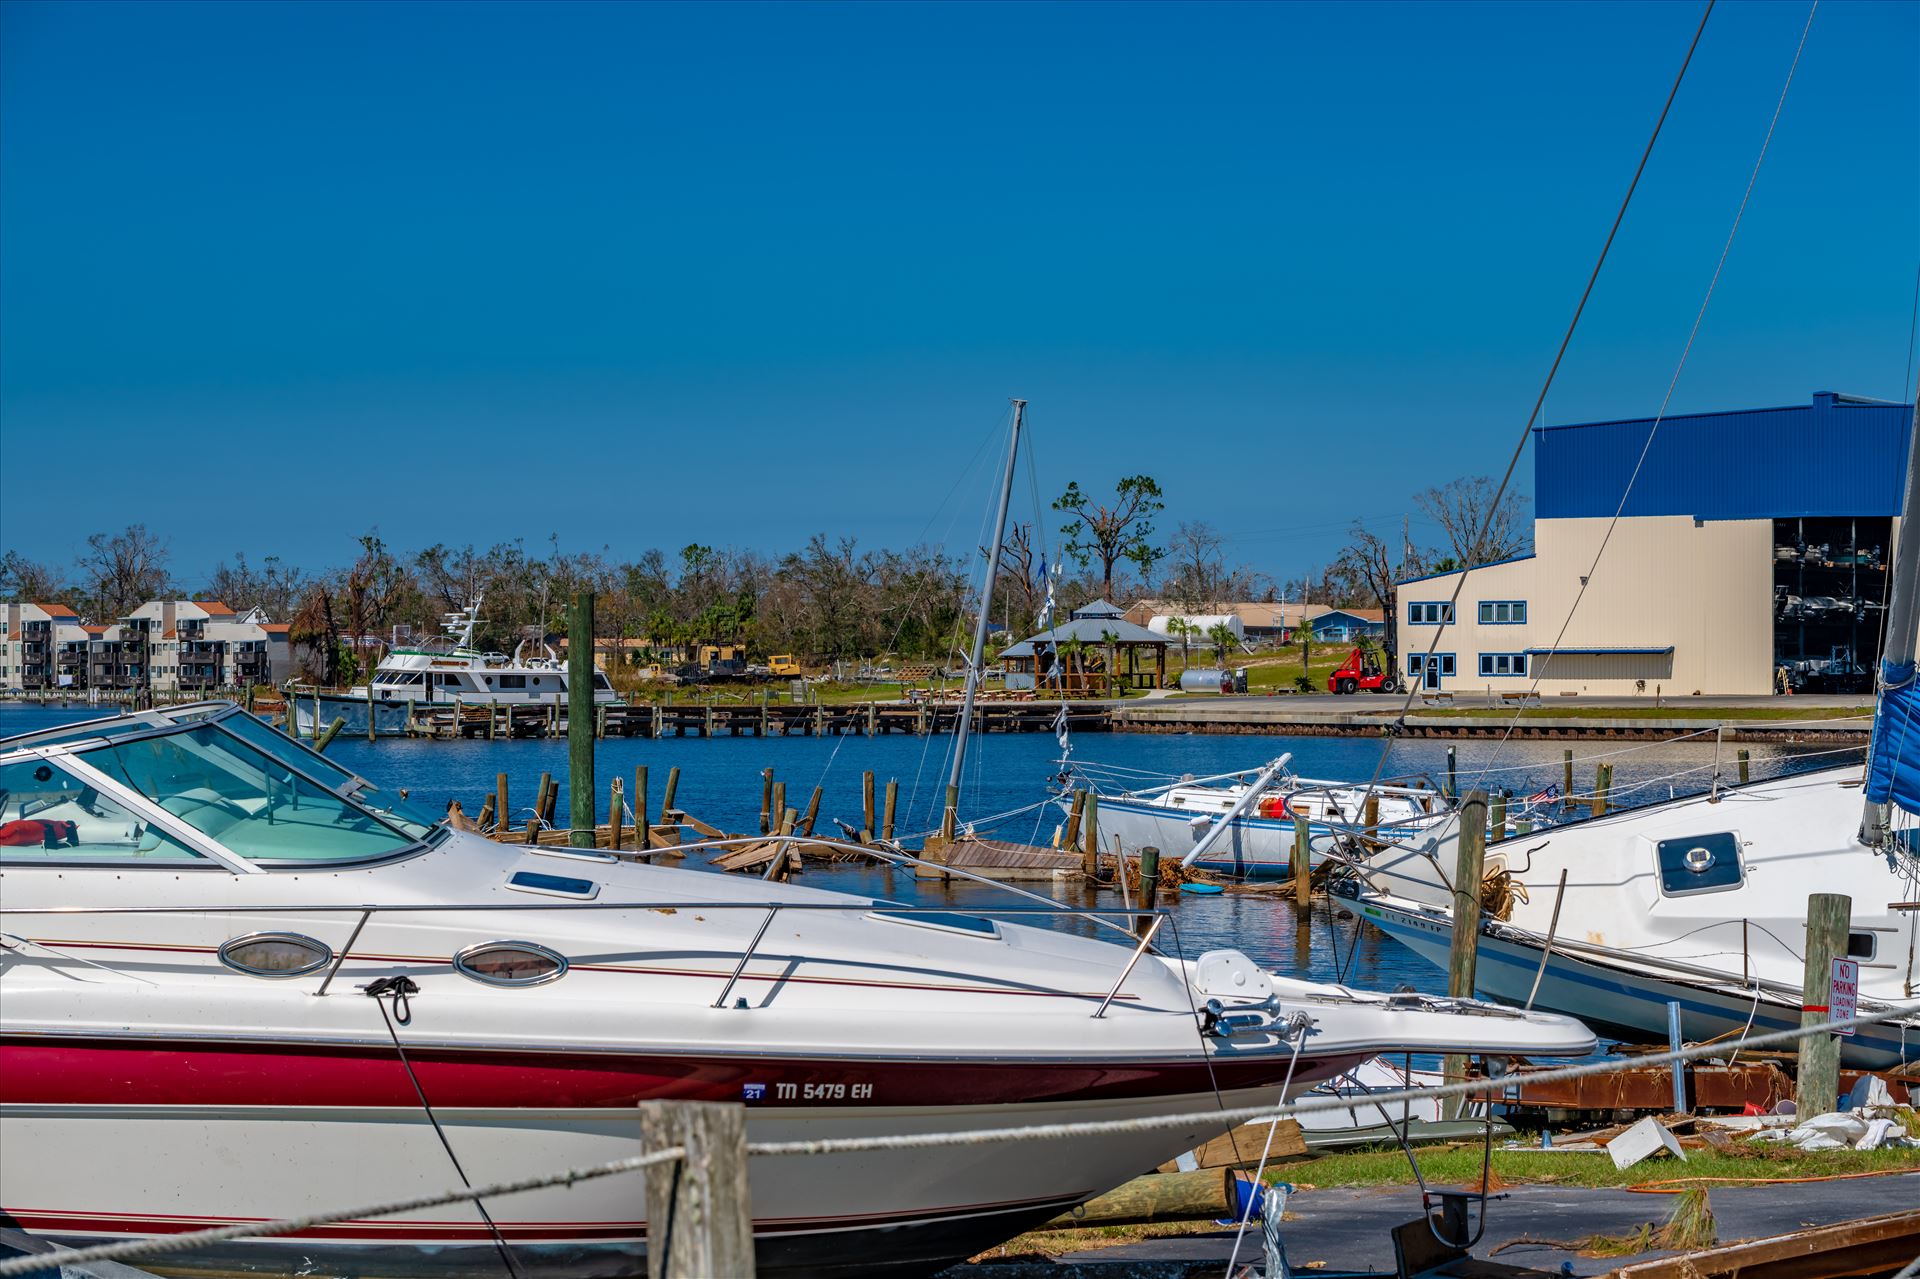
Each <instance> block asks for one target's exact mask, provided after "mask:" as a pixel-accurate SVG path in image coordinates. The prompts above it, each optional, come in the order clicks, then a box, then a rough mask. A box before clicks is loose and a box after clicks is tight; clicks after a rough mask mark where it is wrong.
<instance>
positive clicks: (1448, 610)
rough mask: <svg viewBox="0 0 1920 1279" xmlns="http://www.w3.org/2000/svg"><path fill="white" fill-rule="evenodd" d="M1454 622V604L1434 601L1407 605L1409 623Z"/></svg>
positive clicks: (1432, 623) (1433, 624) (1437, 623)
mask: <svg viewBox="0 0 1920 1279" xmlns="http://www.w3.org/2000/svg"><path fill="white" fill-rule="evenodd" d="M1452 622H1453V605H1451V604H1447V603H1442V602H1434V603H1429V604H1409V605H1407V623H1408V624H1409V625H1411V626H1442V625H1450V624H1451V623H1452Z"/></svg>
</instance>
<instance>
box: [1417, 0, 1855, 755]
mask: <svg viewBox="0 0 1920 1279" xmlns="http://www.w3.org/2000/svg"><path fill="white" fill-rule="evenodd" d="M1709 7H1711V6H1709ZM1819 11H1820V0H1813V4H1812V6H1811V7H1809V8H1808V10H1807V22H1806V25H1805V26H1804V27H1802V28H1801V29H1800V43H1799V44H1798V45H1796V46H1794V50H1793V62H1792V63H1791V64H1790V65H1789V66H1788V67H1787V80H1786V83H1785V84H1783V85H1781V86H1780V99H1779V101H1777V102H1775V103H1774V105H1773V118H1772V119H1771V120H1769V121H1767V134H1766V137H1764V138H1762V139H1761V141H1760V154H1759V155H1758V156H1756V157H1755V158H1754V161H1753V172H1752V173H1750V174H1748V175H1747V189H1746V190H1745V191H1744V192H1742V193H1741V196H1740V207H1739V208H1738V209H1737V210H1735V212H1734V215H1733V225H1732V226H1731V227H1730V228H1728V230H1727V242H1726V243H1725V244H1723V245H1721V246H1720V260H1719V261H1718V262H1716V263H1714V267H1713V277H1712V278H1711V279H1710V280H1708V281H1707V292H1706V295H1705V296H1704V297H1702V298H1701V299H1700V309H1699V310H1698V311H1696V312H1695V313H1694V317H1693V327H1692V328H1690V329H1688V330H1687V341H1686V345H1685V346H1683V347H1681V348H1680V360H1679V362H1678V363H1677V364H1675V365H1674V367H1673V377H1672V378H1670V379H1669V380H1668V381H1667V393H1666V395H1665V396H1663V397H1662V398H1661V400H1660V411H1659V413H1657V414H1655V415H1654V419H1653V425H1652V426H1650V427H1649V428H1647V438H1646V439H1645V440H1643V441H1642V442H1641V444H1640V456H1639V457H1637V458H1635V459H1634V463H1633V471H1632V473H1631V474H1629V475H1628V476H1627V484H1626V487H1625V488H1623V489H1622V490H1621V491H1620V502H1619V504H1618V505H1617V506H1615V507H1614V508H1613V518H1612V519H1610V520H1608V521H1607V528H1606V531H1605V532H1604V533H1602V534H1601V535H1600V545H1599V546H1597V547H1595V548H1594V552H1593V563H1592V564H1590V565H1588V567H1587V571H1586V573H1585V574H1583V575H1582V576H1581V578H1580V589H1579V590H1578V591H1575V592H1574V596H1573V603H1572V604H1570V605H1569V606H1568V607H1567V615H1566V618H1565V619H1564V620H1562V622H1561V623H1560V629H1559V631H1558V632H1557V633H1556V634H1555V635H1554V637H1553V652H1556V653H1557V652H1558V651H1559V649H1560V641H1561V640H1563V639H1565V638H1566V635H1567V630H1568V628H1570V627H1571V626H1572V625H1573V617H1574V614H1575V613H1577V612H1579V611H1580V602H1581V601H1582V600H1584V599H1586V597H1587V587H1588V585H1589V584H1590V583H1591V582H1592V581H1593V579H1594V578H1595V577H1596V576H1598V575H1599V572H1600V561H1601V559H1602V558H1603V557H1604V556H1605V555H1606V553H1607V546H1608V544H1609V543H1611V542H1612V541H1613V535H1614V532H1615V531H1616V530H1617V529H1618V528H1619V527H1620V520H1621V517H1622V516H1623V515H1625V514H1626V510H1627V500H1628V499H1629V498H1630V497H1632V496H1633V486H1634V485H1635V484H1637V483H1639V481H1640V472H1641V471H1642V470H1643V469H1644V468H1645V467H1646V464H1647V457H1648V455H1649V454H1651V453H1652V452H1653V441H1654V437H1655V436H1657V435H1659V434H1660V424H1661V423H1662V422H1664V421H1665V420H1666V417H1667V409H1668V407H1669V406H1670V405H1671V404H1672V403H1673V393H1674V391H1675V389H1676V388H1678V387H1679V385H1680V374H1681V373H1682V372H1683V371H1684V370H1685V369H1686V367H1687V357H1688V356H1690V355H1692V354H1693V344H1694V341H1695V339H1697V338H1698V337H1699V336H1700V325H1701V324H1702V323H1704V322H1705V320H1706V318H1707V307H1708V306H1710V305H1711V304H1712V302H1713V291H1714V290H1715V289H1716V288H1718V287H1719V284H1720V274H1721V272H1723V271H1724V270H1726V266H1727V257H1728V256H1729V255H1730V254H1731V253H1732V252H1733V241H1734V237H1735V236H1737V235H1739V234H1740V223H1741V221H1742V220H1743V219H1745V217H1746V216H1747V204H1748V202H1749V201H1750V200H1752V199H1753V188H1754V186H1755V185H1756V184H1757V183H1758V182H1759V181H1760V166H1761V165H1763V164H1765V163H1766V159H1767V150H1768V148H1769V147H1771V146H1772V145H1773V131H1774V130H1775V129H1776V128H1778V127H1779V124H1780V112H1781V111H1782V109H1784V108H1785V107H1786V105H1787V91H1788V90H1789V89H1791V88H1792V87H1793V76H1794V72H1796V71H1798V70H1799V69H1800V55H1801V54H1802V53H1804V52H1806V48H1807V33H1808V32H1810V31H1812V30H1813V15H1814V14H1816V13H1818V12H1819ZM1701 21H1702V22H1704V21H1705V19H1704V18H1703V19H1701ZM1488 518H1489V520H1491V518H1492V513H1491V512H1489V514H1488ZM1466 580H1467V576H1466V574H1465V573H1464V572H1463V573H1462V574H1461V575H1460V583H1459V585H1460V586H1461V587H1464V586H1465V585H1466ZM1455 594H1456V595H1458V594H1459V591H1458V590H1457V589H1456V591H1455ZM1441 629H1442V630H1444V629H1445V628H1444V627H1442V628H1441ZM1433 642H1434V645H1435V646H1436V647H1437V646H1438V645H1439V643H1440V634H1439V631H1435V633H1434V636H1433ZM1552 662H1553V656H1552V654H1551V653H1549V654H1548V655H1547V658H1546V662H1544V663H1535V664H1534V670H1533V672H1532V674H1533V678H1532V680H1531V681H1530V682H1529V684H1528V686H1527V691H1528V692H1529V693H1537V692H1538V691H1539V688H1540V679H1541V668H1542V667H1543V666H1547V665H1551V664H1552ZM1409 700H1411V699H1409ZM1519 722H1520V707H1518V706H1516V707H1514V712H1513V719H1512V720H1511V721H1509V722H1508V724H1507V731H1506V733H1505V734H1503V735H1502V736H1501V738H1500V740H1499V742H1498V743H1496V745H1495V746H1494V754H1495V756H1496V757H1497V756H1498V755H1499V752H1500V749H1501V748H1502V747H1504V746H1505V745H1506V744H1507V741H1508V739H1509V738H1510V737H1511V736H1512V734H1513V730H1514V727H1515V726H1516V725H1518V724H1519Z"/></svg>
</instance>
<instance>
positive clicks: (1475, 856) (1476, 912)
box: [1444, 790, 1487, 1119]
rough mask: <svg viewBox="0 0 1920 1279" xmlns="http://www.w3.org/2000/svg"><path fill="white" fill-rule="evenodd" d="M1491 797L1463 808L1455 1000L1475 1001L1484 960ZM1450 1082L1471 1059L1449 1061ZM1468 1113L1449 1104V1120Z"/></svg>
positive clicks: (1452, 963) (1451, 953)
mask: <svg viewBox="0 0 1920 1279" xmlns="http://www.w3.org/2000/svg"><path fill="white" fill-rule="evenodd" d="M1486 840H1487V794H1486V792H1485V791H1478V790H1476V791H1474V792H1472V793H1471V794H1469V795H1468V796H1467V797H1466V800H1465V802H1463V803H1462V804H1461V805H1460V828H1459V840H1458V843H1459V850H1458V857H1457V858H1456V860H1455V862H1454V869H1453V941H1452V944H1451V945H1450V946H1449V947H1448V950H1447V994H1448V995H1450V996H1452V997H1453V998H1455V999H1471V998H1473V988H1474V976H1475V969H1476V967H1477V966H1478V964H1479V959H1480V880H1481V876H1482V875H1483V874H1484V872H1485V866H1486ZM1444 1069H1445V1073H1446V1080H1447V1082H1448V1083H1453V1082H1456V1081H1458V1080H1462V1079H1465V1078H1466V1077H1467V1059H1466V1058H1465V1057H1458V1056H1452V1057H1448V1058H1447V1059H1446V1061H1445V1066H1444ZM1465 1111H1466V1101H1465V1099H1464V1098H1460V1097H1453V1098H1449V1099H1448V1100H1447V1102H1446V1110H1445V1113H1446V1115H1447V1117H1448V1118H1455V1119H1457V1118H1459V1117H1460V1115H1462V1114H1464V1113H1465Z"/></svg>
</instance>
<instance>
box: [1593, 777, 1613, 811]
mask: <svg viewBox="0 0 1920 1279" xmlns="http://www.w3.org/2000/svg"><path fill="white" fill-rule="evenodd" d="M1612 790H1613V765H1612V764H1600V765H1597V766H1595V768H1594V770H1593V815H1594V816H1595V817H1604V816H1606V813H1607V796H1608V795H1609V794H1610V793H1611V792H1612Z"/></svg>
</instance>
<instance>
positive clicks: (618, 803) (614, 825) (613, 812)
mask: <svg viewBox="0 0 1920 1279" xmlns="http://www.w3.org/2000/svg"><path fill="white" fill-rule="evenodd" d="M622 786H623V783H622V782H621V780H620V779H619V778H618V777H616V778H614V779H613V781H612V783H611V784H610V785H609V788H608V791H607V847H608V848H611V849H613V850H615V851H618V850H619V848H620V842H621V836H620V828H621V826H622V825H624V824H625V822H626V816H627V813H626V808H627V802H626V796H624V795H622V794H621V793H620V792H621V788H622ZM643 820H644V819H643Z"/></svg>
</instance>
